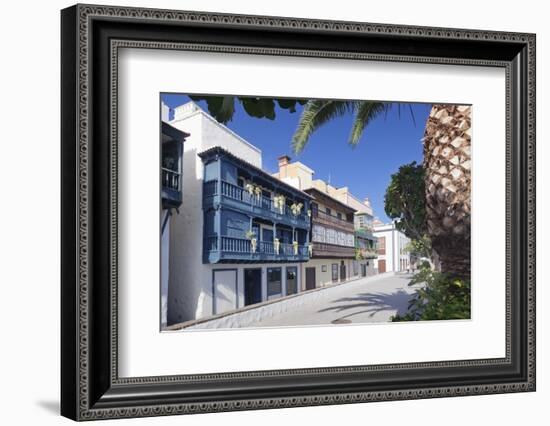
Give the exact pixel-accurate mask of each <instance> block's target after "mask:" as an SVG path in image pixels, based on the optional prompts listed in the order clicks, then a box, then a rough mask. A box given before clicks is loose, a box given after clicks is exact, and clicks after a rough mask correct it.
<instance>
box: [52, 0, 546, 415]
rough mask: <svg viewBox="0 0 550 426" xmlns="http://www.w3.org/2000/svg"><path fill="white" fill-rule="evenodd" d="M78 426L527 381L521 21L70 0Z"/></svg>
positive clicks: (67, 78) (531, 106) (69, 403)
mask: <svg viewBox="0 0 550 426" xmlns="http://www.w3.org/2000/svg"><path fill="white" fill-rule="evenodd" d="M61 18H62V19H61V23H62V40H61V48H62V93H61V97H62V144H61V145H62V151H61V155H62V185H61V189H62V283H61V285H62V291H61V305H62V312H61V315H62V330H61V331H62V360H61V362H62V377H61V382H62V395H61V401H62V404H61V411H62V414H63V415H64V416H67V417H69V418H72V419H75V420H91V419H104V418H120V417H140V416H156V415H168V414H187V413H205V412H214V411H229V410H247V409H262V408H277V407H294V406H308V405H321V404H343V403H354V402H367V401H382V400H399V399H416V398H434V397H444V396H459V395H478V394H490V393H504V392H521V391H534V390H535V36H534V35H533V34H519V33H504V32H489V31H478V30H463V29H448V28H424V27H411V26H400V25H386V24H384V25H381V24H369V23H359V22H335V21H319V20H306V19H293V18H281V17H267V16H242V15H226V14H217V13H203V12H186V11H169V10H155V9H138V8H128V7H104V6H90V5H76V6H73V7H70V8H68V9H65V10H63V11H62V13H61Z"/></svg>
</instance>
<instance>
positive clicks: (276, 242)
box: [273, 238, 281, 254]
mask: <svg viewBox="0 0 550 426" xmlns="http://www.w3.org/2000/svg"><path fill="white" fill-rule="evenodd" d="M273 248H274V249H275V253H276V254H279V250H280V249H281V242H280V241H279V239H278V238H274V239H273Z"/></svg>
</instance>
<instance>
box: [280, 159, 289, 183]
mask: <svg viewBox="0 0 550 426" xmlns="http://www.w3.org/2000/svg"><path fill="white" fill-rule="evenodd" d="M278 160H279V179H284V178H286V177H287V175H286V166H288V164H289V163H290V157H289V156H288V155H283V156H281V157H279V158H278Z"/></svg>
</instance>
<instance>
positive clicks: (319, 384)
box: [61, 5, 535, 420]
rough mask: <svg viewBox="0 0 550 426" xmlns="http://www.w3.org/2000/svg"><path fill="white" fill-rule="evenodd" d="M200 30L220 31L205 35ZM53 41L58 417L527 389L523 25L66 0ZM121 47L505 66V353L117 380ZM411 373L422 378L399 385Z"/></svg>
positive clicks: (528, 42)
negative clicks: (57, 118) (58, 156)
mask: <svg viewBox="0 0 550 426" xmlns="http://www.w3.org/2000/svg"><path fill="white" fill-rule="evenodd" d="M130 24H133V26H132V28H130ZM212 28H215V29H217V30H219V31H218V32H219V33H220V34H222V33H223V34H226V35H229V36H230V37H229V38H227V39H225V40H224V39H223V38H222V37H221V36H220V35H219V34H212V35H207V34H206V33H205V29H206V30H207V29H212ZM174 29H178V30H179V35H176V34H175V32H174ZM144 34H147V35H148V36H149V37H148V38H147V39H146V38H144V37H143V35H144ZM250 34H254V35H255V36H258V37H259V38H256V39H255V40H254V41H253V40H252V38H251V37H250ZM308 35H315V36H317V37H319V38H322V39H323V40H324V41H325V42H327V41H328V42H329V46H332V48H330V47H329V48H325V47H323V46H322V45H319V44H316V42H315V41H314V40H312V38H311V37H308ZM216 37H218V39H217V42H216V40H215V39H216ZM152 38H153V39H156V40H153V39H152ZM365 40H367V41H369V43H366V46H364V47H361V48H359V47H358V46H359V42H360V43H361V45H365V43H364V42H365ZM61 42H62V81H63V88H62V94H61V95H62V188H61V189H62V224H63V229H62V263H63V264H62V301H61V302H62V395H61V396H62V401H61V402H62V405H61V411H62V414H63V415H65V416H67V417H69V418H72V419H75V420H91V419H103V418H114V417H140V416H156V415H169V414H184V413H199V412H215V411H229V410H247V409H261V408H280V407H294V406H308V405H326V404H342V403H353V402H366V401H382V400H401V399H416V398H433V397H442V396H462V395H476V394H489V393H505V392H519V391H534V390H535V36H534V35H533V34H520V33H510V32H493V31H478V30H464V29H447V28H430V27H417V26H401V25H383V24H368V23H358V22H336V21H324V20H309V19H295V18H282V17H267V16H244V15H229V14H217V13H203V12H184V11H169V10H157V9H139V8H127V7H105V6H91V5H76V6H73V7H71V8H68V9H65V10H63V11H62V41H61ZM222 42H223V43H227V44H222ZM405 45H406V46H408V47H410V46H414V49H413V51H414V52H415V53H414V54H410V53H409V54H406V52H405V50H404V49H403V46H405ZM438 46H439V47H438ZM441 46H444V47H445V49H446V50H447V51H448V53H446V54H443V53H442V48H441ZM124 47H132V48H148V49H151V48H153V49H173V50H196V51H210V52H212V51H214V52H229V53H239V54H247V53H248V54H250V53H254V54H263V55H297V56H305V57H321V58H339V59H350V60H371V61H381V60H383V61H396V62H416V63H433V64H454V65H465V66H467V65H481V66H490V67H503V68H505V70H506V122H507V129H506V139H507V141H506V147H507V148H506V150H507V151H506V161H507V164H506V175H507V176H506V179H507V180H506V198H507V200H506V202H507V212H506V234H507V247H506V256H507V261H506V357H505V358H502V359H500V358H499V359H482V360H461V361H447V362H427V363H407V364H388V365H372V366H359V367H358V366H353V367H327V368H314V369H297V370H273V371H256V372H241V373H220V374H205V375H186V376H177V375H175V376H161V377H136V378H125V379H122V378H119V377H118V373H117V371H118V368H117V362H118V361H117V344H118V337H117V336H118V329H117V273H118V271H117V256H118V253H117V229H118V225H117V207H116V206H117V202H118V194H117V191H118V189H117V155H118V152H117V128H116V122H117V87H118V80H117V70H118V49H119V48H124ZM100 142H103V143H100ZM92 159H93V161H92ZM92 302H93V303H92ZM420 376H421V377H422V378H423V379H425V382H426V383H427V384H426V385H422V386H420V385H414V384H412V385H411V377H420ZM297 378H299V379H300V385H298V383H297V380H296V379H297ZM234 379H239V381H240V382H242V383H243V385H242V389H240V390H239V391H237V392H232V393H231V392H229V391H228V390H225V389H224V385H227V384H228V383H229V382H230V381H232V380H234ZM459 379H460V380H461V381H462V382H466V383H467V384H456V383H458V380H459ZM453 383H454V384H453ZM233 388H234V385H233ZM260 389H261V390H262V393H259V392H258V391H259V390H260ZM334 389H337V390H336V391H335V390H334ZM259 395H260V396H259Z"/></svg>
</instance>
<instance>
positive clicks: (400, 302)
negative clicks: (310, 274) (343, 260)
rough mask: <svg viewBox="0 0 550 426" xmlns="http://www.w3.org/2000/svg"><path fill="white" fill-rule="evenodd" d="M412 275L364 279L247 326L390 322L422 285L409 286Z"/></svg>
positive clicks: (404, 274) (403, 311)
mask: <svg viewBox="0 0 550 426" xmlns="http://www.w3.org/2000/svg"><path fill="white" fill-rule="evenodd" d="M411 278H412V275H411V274H406V273H398V274H394V275H385V276H381V277H379V278H378V279H375V280H373V277H370V278H362V279H359V280H356V281H351V282H348V283H345V284H342V285H340V286H339V287H338V288H334V289H332V291H331V293H330V296H328V297H326V298H322V299H320V300H315V301H312V302H311V303H310V304H307V305H302V306H300V307H297V308H295V309H292V310H288V311H286V312H283V313H280V314H277V315H274V316H272V317H269V318H264V319H263V320H261V321H259V322H256V323H252V324H249V325H247V327H277V326H293V325H294V326H297V325H328V324H333V325H338V324H350V323H358V324H360V323H371V322H387V321H390V318H391V316H393V315H395V314H397V313H399V314H403V313H405V312H406V311H407V307H408V305H409V300H410V299H411V297H412V295H413V294H414V292H415V291H416V289H417V288H418V285H415V286H409V285H408V284H409V282H410V280H411ZM321 291H323V290H321Z"/></svg>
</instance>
